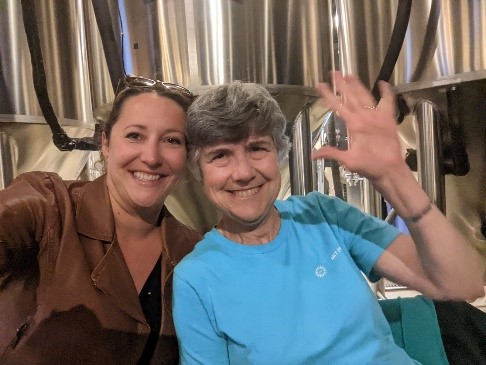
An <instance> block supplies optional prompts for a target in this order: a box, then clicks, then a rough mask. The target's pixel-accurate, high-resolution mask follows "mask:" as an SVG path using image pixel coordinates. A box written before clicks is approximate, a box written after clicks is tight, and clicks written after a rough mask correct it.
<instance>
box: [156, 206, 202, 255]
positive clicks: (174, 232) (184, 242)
mask: <svg viewBox="0 0 486 365" xmlns="http://www.w3.org/2000/svg"><path fill="white" fill-rule="evenodd" d="M163 214H164V219H163V221H162V239H163V241H164V242H165V243H166V244H167V247H168V250H169V251H170V252H169V255H170V256H171V257H172V259H173V260H174V261H175V262H179V261H180V260H181V259H182V258H183V257H184V256H186V255H187V254H188V253H189V252H191V251H192V250H193V248H194V246H195V245H196V243H197V242H199V241H200V240H201V239H202V234H201V233H200V232H198V231H196V230H194V229H192V228H190V227H188V226H186V225H184V224H182V223H181V222H179V221H178V220H177V219H176V218H175V217H174V216H172V214H170V212H169V211H168V210H167V209H165V208H164V211H163Z"/></svg>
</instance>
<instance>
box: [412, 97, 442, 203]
mask: <svg viewBox="0 0 486 365" xmlns="http://www.w3.org/2000/svg"><path fill="white" fill-rule="evenodd" d="M414 114H415V120H416V122H417V124H418V128H417V130H418V133H417V136H418V150H417V161H418V181H419V183H420V185H421V186H422V188H423V189H424V190H425V192H426V193H427V195H428V196H429V197H430V199H431V200H432V202H433V203H434V204H435V205H436V206H437V207H438V208H439V209H440V210H441V211H442V212H445V178H444V174H443V173H442V168H441V163H440V151H441V145H440V123H441V115H440V112H439V109H438V108H437V106H436V105H435V104H434V103H432V102H431V101H429V100H420V101H419V102H418V103H417V104H416V106H415V111H414Z"/></svg>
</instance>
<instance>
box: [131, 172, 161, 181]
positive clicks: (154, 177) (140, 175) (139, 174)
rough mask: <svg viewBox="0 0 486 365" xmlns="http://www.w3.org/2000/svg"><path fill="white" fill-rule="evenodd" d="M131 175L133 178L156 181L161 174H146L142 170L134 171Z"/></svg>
mask: <svg viewBox="0 0 486 365" xmlns="http://www.w3.org/2000/svg"><path fill="white" fill-rule="evenodd" d="M133 176H134V177H135V179H137V180H140V181H156V180H159V179H160V178H161V177H162V175H154V174H146V173H144V172H139V171H137V172H134V173H133Z"/></svg>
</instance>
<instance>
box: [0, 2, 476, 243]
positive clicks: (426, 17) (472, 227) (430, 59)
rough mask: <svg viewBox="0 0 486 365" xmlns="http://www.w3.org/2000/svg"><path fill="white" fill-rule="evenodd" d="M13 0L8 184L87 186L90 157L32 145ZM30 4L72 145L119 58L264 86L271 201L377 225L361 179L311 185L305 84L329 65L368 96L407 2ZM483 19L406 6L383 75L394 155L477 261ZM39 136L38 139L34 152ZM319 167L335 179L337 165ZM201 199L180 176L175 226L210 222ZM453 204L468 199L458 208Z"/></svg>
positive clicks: (153, 74) (36, 113)
mask: <svg viewBox="0 0 486 365" xmlns="http://www.w3.org/2000/svg"><path fill="white" fill-rule="evenodd" d="M21 3H22V2H20V1H17V0H4V1H1V2H0V63H1V65H0V66H1V70H2V72H1V73H0V91H1V93H0V133H2V132H3V133H7V134H8V135H9V138H11V139H13V141H12V142H13V143H14V144H16V145H17V146H18V153H17V156H16V158H17V163H16V166H15V167H16V173H21V172H24V171H29V170H32V169H42V170H50V171H58V172H60V173H61V175H62V176H63V177H65V178H79V177H81V176H90V178H92V177H94V176H96V171H95V168H94V166H95V161H96V159H97V158H96V156H95V155H94V154H92V153H88V152H85V151H72V152H60V151H58V150H56V149H55V147H54V146H53V145H52V143H49V144H48V145H49V147H48V148H45V147H43V146H42V145H41V143H42V144H43V143H45V142H47V140H48V139H50V138H49V137H50V136H49V133H50V132H49V128H48V127H47V125H46V123H45V120H44V118H43V116H42V114H41V112H40V108H39V106H38V102H37V98H36V96H35V93H34V89H33V86H32V66H31V62H30V61H31V60H30V54H29V50H28V46H27V41H26V36H25V31H24V25H23V21H22V9H21ZM34 3H35V6H36V10H35V16H36V19H37V22H38V27H39V29H38V35H39V37H40V43H41V48H42V54H43V58H44V67H45V73H46V80H47V90H48V93H49V99H50V101H51V103H52V105H53V108H54V111H55V113H56V115H57V117H58V118H59V121H60V122H61V124H62V125H63V126H64V127H65V128H66V130H67V132H68V134H69V135H70V136H72V137H84V136H89V135H91V134H92V132H93V128H94V118H93V114H92V113H93V111H94V114H95V115H100V114H102V111H104V110H106V109H107V108H108V107H109V103H110V102H111V101H112V99H113V86H112V85H113V80H111V78H112V77H116V76H117V75H120V73H122V70H120V69H119V68H118V66H119V64H121V60H123V66H124V69H125V71H126V72H127V73H131V74H135V75H140V76H145V77H150V78H158V79H162V80H164V81H169V82H175V83H180V84H183V85H185V86H187V87H189V88H192V89H193V90H194V91H196V92H200V91H201V90H204V89H205V88H208V87H212V86H213V85H218V84H222V83H225V82H227V81H231V80H235V79H240V80H243V81H247V82H254V83H259V84H263V85H265V86H266V87H267V88H268V89H269V90H270V92H271V93H272V94H273V95H274V96H275V98H276V100H277V101H278V102H279V104H280V105H281V106H282V109H283V110H284V113H285V115H286V116H287V118H288V121H289V124H288V132H289V134H290V135H291V136H292V138H293V150H292V156H291V157H292V158H291V160H290V164H289V165H290V167H289V168H287V169H284V171H283V175H284V181H283V187H282V191H281V196H286V195H288V194H289V193H290V192H291V191H292V192H293V193H306V192H307V191H308V190H310V189H321V188H323V189H327V190H329V191H330V192H331V193H336V192H337V193H338V194H341V195H342V196H343V197H344V198H347V199H348V200H351V201H353V202H354V203H356V204H357V205H359V206H360V207H361V208H362V209H364V210H366V211H369V212H372V213H373V214H376V215H381V213H380V209H381V205H380V199H378V198H379V197H378V198H377V196H376V193H375V192H374V191H373V190H372V189H371V188H370V186H369V184H368V183H367V182H366V181H360V182H359V184H358V185H357V186H356V187H353V188H349V189H344V190H343V188H342V185H345V184H343V183H345V181H344V179H342V178H340V177H339V175H337V176H336V174H335V171H334V172H332V173H331V175H329V179H328V180H329V181H328V183H329V182H331V184H330V185H329V184H328V185H327V187H326V185H325V184H323V182H325V180H326V179H323V176H322V174H321V176H320V177H319V179H320V180H319V179H318V178H316V177H314V176H313V174H314V171H312V172H311V173H309V170H310V169H312V170H315V169H316V168H324V169H326V168H327V167H326V166H327V165H326V164H323V165H322V164H321V165H320V164H318V163H315V164H309V163H308V161H307V156H308V153H309V150H310V148H311V147H312V146H311V142H312V141H311V136H310V135H309V134H312V135H313V136H318V135H319V130H320V129H321V126H322V125H323V124H324V123H326V120H328V116H329V115H328V114H326V112H327V109H326V108H325V107H324V106H323V105H322V104H321V103H318V102H315V101H316V97H317V94H316V93H315V91H314V89H313V85H314V84H315V83H316V82H318V81H329V79H328V71H329V70H331V69H333V68H336V69H340V70H343V71H344V72H346V73H351V72H352V73H355V74H358V75H359V76H360V78H362V79H363V80H364V81H365V83H367V84H368V85H369V86H370V87H371V86H373V84H374V82H375V79H376V78H377V75H378V74H379V73H380V69H381V67H382V63H383V60H384V59H385V58H386V55H387V54H388V52H387V51H388V50H389V49H390V48H389V45H390V39H392V38H393V37H392V35H393V30H394V25H396V24H397V23H396V20H397V19H396V14H397V12H398V11H399V10H401V9H402V5H403V4H404V3H406V1H403V0H390V1H376V0H362V1H354V0H306V1H301V0H150V1H142V0H136V1H132V0H106V1H96V2H90V1H83V0H72V1H69V2H62V1H61V2H60V1H55V0H46V1H42V2H40V1H34ZM93 4H95V7H93ZM485 18H486V3H485V2H484V1H482V0H442V1H439V0H426V1H414V2H413V3H412V5H411V8H410V20H409V21H408V18H407V19H405V20H406V21H407V24H405V25H407V27H406V28H405V30H406V32H405V33H404V34H403V46H401V47H400V48H399V51H400V53H399V54H398V55H397V57H398V58H397V62H396V65H393V66H394V67H393V69H392V70H393V72H392V73H391V77H390V81H391V83H392V84H393V85H394V87H395V89H396V91H397V93H398V94H399V95H400V96H401V99H402V104H401V105H402V108H401V109H400V111H401V112H402V114H403V115H404V120H403V122H402V123H401V124H400V126H399V130H400V136H401V138H402V140H403V142H404V153H405V149H409V150H410V151H412V154H413V152H415V153H416V154H417V155H419V159H420V160H421V161H420V163H418V165H419V168H420V172H418V173H417V175H420V179H421V181H427V183H428V184H429V186H434V188H436V187H440V186H439V185H438V184H443V186H444V188H443V189H436V191H438V192H439V194H442V195H444V194H445V198H444V196H442V197H440V196H439V197H437V199H438V200H437V201H442V200H444V205H443V209H445V211H446V213H447V215H448V217H450V218H451V219H453V220H454V222H455V223H456V224H458V225H459V226H460V227H461V228H463V229H464V231H465V232H466V234H467V235H468V237H469V238H470V239H471V240H472V242H474V243H475V245H476V246H478V247H480V248H482V249H483V250H484V251H486V249H485V248H484V247H485V246H486V244H485V238H484V236H483V235H482V233H481V228H483V226H481V224H484V217H485V216H486V207H485V206H484V204H485V203H484V202H485V201H486V199H485V191H484V181H485V180H484V171H486V166H485V164H486V154H485V153H484V148H485V147H484V145H485V143H484V141H485V140H486V138H485V129H484V125H486V123H485V121H484V115H485V114H486V113H485V112H484V108H482V107H481V105H482V104H481V103H480V100H484V94H485V91H484V80H485V79H486V75H485V70H486V23H485V22H483V21H482V20H483V19H485ZM400 20H401V23H400V24H402V23H403V19H400ZM28 26H31V24H28ZM107 29H108V30H109V32H107V31H106V30H107ZM101 30H103V31H101ZM110 31H111V33H110ZM121 45H123V47H121ZM121 54H123V57H121ZM120 68H121V66H120ZM441 85H444V87H442V88H441V87H440V86H441ZM428 101H429V102H430V104H427V102H428ZM483 104H484V103H483ZM417 105H423V106H427V105H433V108H432V109H431V110H433V111H434V112H427V109H426V108H425V109H424V108H422V112H419V111H420V108H419V107H417ZM458 105H462V107H460V108H459V107H458ZM481 113H482V114H481ZM429 115H431V116H436V117H437V118H435V117H433V118H428V117H427V116H429ZM331 119H332V118H331ZM431 119H433V120H435V121H437V120H439V121H440V124H439V125H438V127H440V128H439V129H438V130H437V135H439V136H440V137H441V138H440V140H445V139H447V138H449V137H451V136H452V140H453V143H452V144H451V143H449V144H447V143H442V142H441V143H439V142H438V141H437V139H438V137H432V138H430V137H427V136H429V135H434V133H435V132H434V133H426V132H427V131H429V130H431V128H428V127H430V126H432V127H433V126H434V125H433V124H432V125H430V123H434V122H433V120H431ZM330 125H331V126H332V127H333V128H332V129H333V131H332V133H331V136H332V138H331V139H332V140H333V141H334V142H335V143H341V144H343V145H344V144H345V141H346V128H345V126H343V125H339V121H334V120H333V121H332V122H331V123H330ZM444 126H446V127H444ZM444 128H445V129H444ZM432 130H434V129H433V128H432ZM446 130H447V133H445V132H444V131H446ZM450 131H452V133H449V132H450ZM445 137H447V138H445ZM424 138H429V139H424ZM39 139H40V140H41V141H42V142H41V143H36V141H39ZM317 139H319V138H317ZM317 139H316V140H317ZM339 139H340V140H339ZM449 140H450V138H449ZM443 142H447V141H443ZM420 146H427V148H431V149H430V151H429V150H427V151H425V150H424V147H420ZM444 146H447V148H446V150H445V151H444ZM451 146H452V147H451ZM417 149H418V150H419V151H417ZM451 153H452V156H453V157H451ZM430 154H433V155H434V156H435V155H436V156H437V161H438V162H437V163H436V164H434V166H431V163H430V162H427V159H425V158H422V157H423V156H425V157H430V156H428V155H430ZM464 156H466V159H465V158H464ZM432 160H433V161H435V157H434V159H432ZM432 160H430V159H429V161H432ZM450 161H453V163H452V167H451V163H450ZM466 163H467V164H468V166H467V167H468V169H466V168H465V167H466ZM80 165H81V166H84V167H85V170H84V171H80V168H79V166H80ZM329 165H330V166H334V170H336V169H337V166H336V165H335V164H334V165H333V164H332V163H329ZM319 166H320V167H319ZM466 170H467V171H466ZM86 172H87V173H86ZM321 172H322V171H321ZM460 174H462V176H461V175H460ZM324 175H325V174H324ZM431 177H433V178H431ZM309 179H311V180H312V181H311V182H309ZM291 182H292V183H291ZM291 185H292V186H291ZM441 191H445V193H440V192H441ZM429 194H432V191H429ZM203 196H204V194H203V192H202V189H201V187H200V185H199V184H198V183H196V182H194V181H193V180H192V179H191V178H189V177H188V178H187V180H186V182H185V183H182V184H181V186H180V188H179V191H178V192H176V193H175V194H174V195H173V196H171V198H170V199H169V202H168V204H169V207H170V208H171V210H173V211H174V212H175V214H176V216H178V217H179V218H180V219H181V220H182V221H184V222H186V223H187V224H190V225H192V226H195V227H197V228H201V229H207V228H209V227H210V226H211V225H212V224H214V222H215V220H216V219H217V215H216V213H215V211H214V210H213V209H212V208H211V207H210V206H209V203H208V202H207V200H206V199H205V198H204V197H203ZM462 197H467V199H464V201H462ZM466 200H467V204H466V203H465V202H466ZM481 216H482V217H483V218H482V220H481V219H480V218H479V217H481ZM480 222H483V223H480ZM484 230H486V229H484V228H483V231H484Z"/></svg>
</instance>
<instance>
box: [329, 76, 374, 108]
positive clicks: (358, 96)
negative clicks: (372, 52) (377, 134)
mask: <svg viewBox="0 0 486 365" xmlns="http://www.w3.org/2000/svg"><path fill="white" fill-rule="evenodd" d="M335 80H336V82H337V85H336V91H337V92H339V93H340V94H341V95H342V96H343V98H344V102H345V104H346V106H348V107H349V108H351V110H352V111H362V110H363V109H373V108H374V107H375V106H376V101H375V99H374V97H373V95H372V94H371V93H370V91H369V90H368V89H367V88H366V87H365V86H364V85H363V83H362V82H361V81H360V80H359V79H358V78H357V77H356V76H354V75H350V76H344V77H343V76H342V75H336V76H335Z"/></svg>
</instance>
